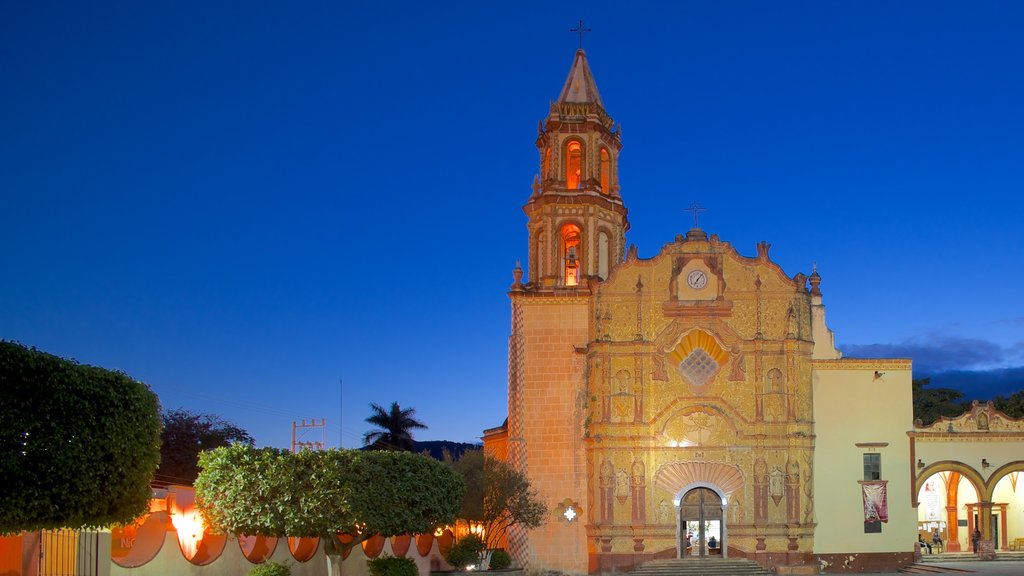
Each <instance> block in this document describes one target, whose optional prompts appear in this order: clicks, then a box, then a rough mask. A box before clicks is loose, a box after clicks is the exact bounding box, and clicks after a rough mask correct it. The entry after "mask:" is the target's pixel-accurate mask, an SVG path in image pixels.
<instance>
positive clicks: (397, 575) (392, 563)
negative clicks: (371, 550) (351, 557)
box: [366, 555, 420, 576]
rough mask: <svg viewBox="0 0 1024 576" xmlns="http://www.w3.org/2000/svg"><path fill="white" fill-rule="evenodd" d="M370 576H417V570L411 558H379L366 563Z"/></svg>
mask: <svg viewBox="0 0 1024 576" xmlns="http://www.w3.org/2000/svg"><path fill="white" fill-rule="evenodd" d="M366 566H367V567H368V568H369V569H370V576H419V573H420V571H419V569H418V568H417V567H416V562H413V560H412V558H396V557H394V556H387V555H385V556H381V557H380V558H374V559H372V560H367V561H366Z"/></svg>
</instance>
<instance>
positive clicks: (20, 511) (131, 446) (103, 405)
mask: <svg viewBox="0 0 1024 576" xmlns="http://www.w3.org/2000/svg"><path fill="white" fill-rule="evenodd" d="M0 390H2V391H3V395H4V399H3V401H2V402H0V479H2V480H0V486H2V487H0V534H2V533H12V532H20V531H23V530H25V531H30V530H39V529H46V528H79V527H84V526H104V525H109V524H115V523H127V522H131V521H132V520H134V519H135V518H136V517H138V516H140V515H141V514H143V513H144V512H146V511H147V510H148V509H149V499H150V496H151V491H150V487H149V485H150V481H151V480H152V479H153V470H154V469H155V468H156V466H157V463H158V462H159V460H160V405H159V402H158V400H157V397H156V394H154V393H153V391H152V390H150V389H149V387H148V386H146V385H145V384H143V383H141V382H138V381H136V380H133V379H131V378H130V377H128V376H127V375H126V374H124V373H122V372H114V371H111V370H106V369H103V368H97V367H94V366H85V365H82V364H78V363H77V362H74V361H71V360H65V359H62V358H59V357H57V356H53V355H51V354H46V353H44V352H40V351H38V350H35V349H28V348H26V347H24V346H22V345H20V344H16V343H13V342H0Z"/></svg>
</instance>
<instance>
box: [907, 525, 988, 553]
mask: <svg viewBox="0 0 1024 576" xmlns="http://www.w3.org/2000/svg"><path fill="white" fill-rule="evenodd" d="M980 541H981V530H979V529H977V528H975V529H974V532H971V549H972V550H974V553H975V554H977V553H978V542H980ZM917 543H918V544H920V545H921V549H927V550H928V553H929V554H931V553H932V545H935V546H938V547H940V548H941V547H942V536H940V535H939V529H938V528H936V529H934V530H932V541H931V542H925V540H924V538H922V537H921V534H918V535H917Z"/></svg>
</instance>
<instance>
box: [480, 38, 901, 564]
mask: <svg viewBox="0 0 1024 576" xmlns="http://www.w3.org/2000/svg"><path fill="white" fill-rule="evenodd" d="M536 145H537V147H538V149H539V152H540V154H539V156H540V169H539V176H538V177H537V179H536V180H535V182H534V185H533V193H532V195H531V196H530V198H529V201H528V202H527V204H526V206H525V207H524V211H525V212H526V215H527V217H528V224H527V228H528V231H529V263H528V267H527V273H526V274H525V277H524V271H523V270H522V269H520V268H519V267H517V269H516V271H515V282H514V284H513V285H512V288H511V290H510V292H509V295H510V298H511V301H512V334H511V337H510V340H509V419H508V423H507V426H503V427H501V428H495V429H493V430H488V431H487V432H486V433H485V446H486V448H487V449H488V450H490V451H492V452H493V453H496V454H500V455H503V456H505V457H507V458H508V459H509V460H510V461H511V462H513V463H514V464H515V465H516V466H517V467H519V468H520V469H521V470H523V471H525V472H526V473H527V474H528V475H529V477H530V479H531V481H532V483H533V485H534V487H536V488H537V489H538V491H539V493H540V494H541V496H542V497H544V498H545V499H546V500H547V501H548V502H550V504H551V507H552V510H554V512H553V515H552V519H551V521H550V522H548V524H547V525H546V526H544V527H542V528H540V529H538V530H535V531H532V532H530V533H525V532H513V533H512V534H511V535H510V537H509V543H508V544H509V548H510V549H511V550H512V552H513V554H514V555H515V556H516V557H517V559H519V560H520V561H521V562H523V563H525V564H527V565H528V566H530V567H531V568H538V569H555V570H560V571H565V572H570V573H597V572H610V571H616V570H622V569H629V568H630V567H633V566H635V565H637V564H639V563H642V562H643V561H646V560H649V559H653V558H665V557H669V558H675V557H681V558H685V557H689V556H703V555H712V556H714V555H722V556H734V557H737V556H738V557H748V558H751V559H754V560H756V561H758V562H759V563H761V564H762V565H764V566H767V567H774V568H777V569H781V568H783V567H792V566H815V567H818V566H820V565H826V564H827V565H831V566H833V567H836V566H838V564H837V563H841V562H845V563H846V564H845V567H846V569H849V570H860V569H864V568H865V567H873V566H881V565H898V564H906V563H908V562H909V561H910V559H911V558H912V552H911V550H912V548H911V542H910V536H907V537H905V538H904V540H906V541H905V542H901V541H897V542H896V543H893V540H892V538H886V537H883V536H882V534H869V533H866V532H867V530H866V529H865V523H864V519H863V517H862V512H861V511H862V509H863V508H862V505H861V499H862V496H863V487H862V484H863V483H864V482H862V481H863V480H866V478H864V477H863V473H864V462H866V461H867V459H866V458H865V457H864V454H866V453H875V454H879V458H882V457H884V458H885V464H884V465H883V468H882V470H883V472H882V478H883V479H884V478H885V474H886V473H889V476H890V477H892V476H893V475H895V473H896V471H897V470H899V471H901V472H902V471H904V470H907V468H908V467H909V462H910V460H909V451H908V450H907V447H908V438H907V434H906V432H907V427H906V426H905V424H906V423H909V422H910V421H911V418H912V417H911V416H910V410H911V408H910V406H911V404H910V362H909V361H907V360H872V361H863V360H844V359H842V358H841V357H840V354H839V353H838V352H837V351H836V349H835V347H834V345H833V336H832V333H831V332H830V331H829V330H828V328H827V327H826V325H825V317H824V307H823V305H822V296H821V291H820V289H819V287H820V282H821V278H820V277H819V275H818V274H817V272H816V271H813V272H812V274H811V275H810V276H807V275H805V274H799V273H798V274H795V275H793V276H790V275H788V274H786V273H785V272H784V271H783V270H782V269H781V268H780V267H779V266H778V265H777V264H776V263H774V262H772V260H771V257H770V254H769V249H770V245H769V244H767V243H761V244H759V245H758V246H757V247H756V253H755V254H754V255H753V256H744V255H742V254H740V253H739V252H738V251H737V250H736V248H734V247H733V246H732V245H730V244H729V243H728V242H725V241H723V240H721V239H719V238H718V237H717V236H716V235H714V234H711V235H708V234H707V233H706V232H705V231H703V230H701V229H699V228H697V227H694V228H693V229H691V230H689V231H688V232H686V233H685V234H682V235H679V236H677V237H676V238H675V240H674V241H672V242H670V243H668V244H666V245H665V246H664V247H663V248H662V250H661V252H660V253H659V254H658V255H657V256H655V257H653V258H650V259H641V258H639V257H638V256H637V252H636V250H635V249H632V248H630V249H626V247H625V238H624V234H625V232H626V231H627V230H628V228H629V223H628V220H627V210H626V208H625V205H624V204H623V200H622V196H620V189H619V184H618V182H619V181H618V157H619V152H620V149H621V140H620V138H619V131H618V130H617V129H616V126H615V123H614V122H613V120H612V118H611V116H610V115H609V114H608V113H607V111H606V110H605V108H604V104H603V102H602V101H601V98H600V96H599V94H598V91H597V85H596V83H595V81H594V78H593V75H592V73H591V71H590V68H589V66H588V62H587V59H586V56H585V54H584V52H583V51H582V50H580V51H578V52H577V53H576V56H575V59H574V62H573V64H572V68H571V70H570V73H569V77H568V79H567V81H566V83H565V86H564V87H563V89H562V92H561V94H560V96H559V98H558V100H557V101H556V102H555V103H554V104H552V105H551V108H550V111H549V114H548V116H547V118H546V119H544V120H543V121H542V122H541V123H540V125H539V127H538V137H537V141H536ZM851 385H855V386H856V387H857V390H858V392H859V393H861V394H868V395H872V394H874V395H885V396H887V397H889V398H891V399H893V401H894V402H895V404H894V405H895V406H896V407H895V408H892V407H885V408H882V409H878V407H877V406H874V405H868V406H860V407H858V406H849V407H844V402H848V401H849V400H850V399H851V395H850V394H849V392H848V391H847V390H848V387H849V386H851ZM819 397H821V398H823V399H824V401H822V402H819V403H817V404H816V401H817V399H818V398H819ZM858 397H859V398H860V399H861V400H863V397H862V396H860V395H858ZM823 411H827V412H829V413H830V414H829V423H828V424H823V423H822V416H823V413H824V412H823ZM823 445H824V446H826V447H828V453H827V454H824V453H822V446H823ZM872 461H873V460H872ZM823 466H827V467H828V468H824V467H823ZM825 469H828V470H830V471H831V472H830V474H829V476H828V485H827V486H823V484H822V480H821V478H820V476H821V473H820V472H816V471H819V470H825ZM836 474H838V475H839V476H838V477H837V476H836ZM840 479H841V480H840ZM883 483H884V482H883ZM909 490H910V486H909V485H908V484H907V483H901V484H899V485H898V486H896V485H893V483H890V485H889V486H888V494H887V496H886V497H887V498H888V501H894V500H896V499H897V498H900V499H901V502H902V503H903V504H904V507H903V508H902V509H901V513H896V511H895V510H892V509H890V510H889V511H888V518H886V524H887V526H886V527H885V528H884V530H891V529H892V528H893V527H894V526H896V527H898V528H899V529H905V530H907V532H908V534H912V533H913V522H914V519H913V516H912V509H911V508H910V505H909V504H910V493H909ZM823 496H824V497H825V498H826V499H827V501H826V502H825V503H824V504H823V501H822V498H823ZM823 508H824V509H826V510H828V514H827V520H826V519H824V518H823ZM833 509H836V510H839V512H833V511H832V510H833ZM835 522H839V523H841V524H844V525H843V526H841V527H839V528H838V529H830V528H829V527H828V526H827V525H825V526H823V523H824V524H828V523H835ZM904 524H905V526H904ZM705 529H706V530H705ZM710 536H715V544H716V545H714V546H712V545H709V540H710ZM872 537H874V539H873V540H872ZM851 551H853V552H857V554H856V556H855V557H850V558H855V560H850V559H849V558H846V557H849V554H848V553H849V552H851ZM844 558H846V559H844ZM816 569H817V568H816Z"/></svg>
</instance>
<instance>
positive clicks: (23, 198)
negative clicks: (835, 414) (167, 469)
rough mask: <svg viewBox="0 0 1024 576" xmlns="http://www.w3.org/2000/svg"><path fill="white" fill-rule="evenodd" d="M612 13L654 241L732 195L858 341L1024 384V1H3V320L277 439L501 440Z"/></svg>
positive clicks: (844, 333) (739, 218)
mask: <svg viewBox="0 0 1024 576" xmlns="http://www.w3.org/2000/svg"><path fill="white" fill-rule="evenodd" d="M581 18H582V19H583V20H585V23H586V26H587V27H589V28H591V29H592V30H593V32H592V33H590V34H588V35H587V36H586V37H585V38H584V48H585V49H586V50H587V55H588V58H589V61H590V64H591V67H592V69H593V71H594V74H595V77H596V79H597V84H598V88H599V89H600V91H601V95H602V98H603V100H604V103H605V105H606V107H607V109H608V111H609V113H610V114H611V115H612V116H613V117H614V118H615V119H616V120H617V121H621V123H622V126H623V130H622V133H623V142H624V148H623V151H622V155H621V161H620V178H621V183H622V196H623V198H624V200H625V202H626V205H627V207H628V208H629V210H630V213H629V219H630V222H631V224H632V229H631V230H630V232H629V233H628V234H627V241H628V242H630V243H635V244H636V245H638V246H639V250H640V255H641V257H651V256H654V255H655V254H656V253H657V252H658V251H659V249H660V248H661V246H662V245H663V244H665V243H667V242H670V241H671V240H672V239H673V237H674V236H675V235H676V234H679V233H683V232H685V231H686V229H688V228H689V227H690V225H691V224H692V220H691V219H690V216H689V214H688V213H686V212H684V211H683V209H684V208H685V207H687V206H689V205H690V204H691V203H692V202H694V201H698V202H699V203H700V204H702V205H703V206H705V207H706V208H707V212H706V213H704V214H703V216H702V220H701V225H702V227H703V228H704V229H706V230H707V231H708V232H710V233H716V234H719V235H720V236H721V238H722V239H723V240H726V241H729V242H731V243H732V244H733V245H734V246H735V247H736V248H737V249H738V250H739V251H740V253H742V254H746V255H754V254H755V244H756V243H757V242H758V241H761V240H766V241H768V242H770V243H771V244H772V245H773V248H772V251H771V255H772V257H773V258H774V259H775V260H776V261H777V262H779V263H780V264H781V265H782V266H783V268H784V269H785V270H786V272H787V273H788V274H790V275H793V274H795V273H797V272H803V273H805V274H809V273H810V272H811V267H812V263H814V262H817V263H818V269H819V272H820V273H821V275H822V278H823V281H822V285H821V287H822V291H823V292H824V295H825V304H826V306H827V309H828V321H829V324H830V325H831V327H832V328H833V329H834V330H835V331H836V337H837V343H838V344H839V345H840V346H841V347H842V348H844V349H845V350H847V352H850V353H853V354H858V355H867V356H871V355H874V356H879V355H895V356H904V355H912V356H913V357H914V358H915V366H916V371H915V373H916V374H917V375H927V374H934V375H940V376H941V375H942V374H946V375H947V378H946V380H942V381H941V382H942V383H943V384H949V385H953V384H957V383H958V382H959V383H960V384H961V385H962V386H966V387H967V388H968V392H969V394H974V395H976V396H977V395H982V396H984V395H991V394H993V393H995V392H1006V391H1009V390H1013V389H1017V388H1020V387H1024V378H1022V377H1024V368H1022V366H1024V336H1022V332H1024V331H1022V329H1024V289H1022V286H1024V242H1022V240H1021V230H1022V226H1021V216H1022V207H1024V201H1022V199H1021V198H1022V194H1024V33H1022V30H1024V3H1021V2H1016V1H1005V2H986V1H973V2H966V1H965V2H942V1H921V2H917V1H913V2H912V1H902V2H890V1H858V2H853V1H850V2H818V1H813V2H795V1H788V2H787V1H783V2H760V1H756V2H755V1H750V2H720V1H707V2H652V3H639V2H619V1H616V2H612V1H604V2H598V1H591V2H581V1H571V2H520V1H516V2H482V1H473V2H411V1H409V2H402V1H397V2H354V1H333V2H313V1H308V2H253V1H246V2H102V1H99V2H44V1H39V2H14V1H10V2H3V3H2V4H0V54H2V57H0V242H2V246H3V256H2V258H0V338H3V339H8V340H16V341H19V342H22V343H24V344H26V345H31V346H36V347H38V348H40V349H42V350H45V351H47V352H51V353H54V354H57V355H60V356H65V357H70V358H75V359H77V360H78V361H80V362H83V363H88V364H95V365H99V366H104V367H108V368H116V369H120V370H124V371H125V372H127V373H128V374H130V375H131V376H133V377H135V378H137V379H140V380H142V381H145V382H147V383H148V384H150V385H151V386H152V388H153V390H154V391H156V392H157V393H158V394H159V395H160V399H161V402H162V404H163V405H164V406H165V407H168V408H177V407H183V408H187V409H190V410H195V411H200V412H211V413H216V414H220V415H222V416H224V417H226V418H228V419H230V420H233V421H234V422H236V423H237V424H239V425H241V426H242V427H244V428H246V429H248V430H250V431H251V432H252V433H253V434H254V435H255V437H256V439H257V442H258V443H259V444H260V445H274V446H282V447H283V446H287V445H288V443H289V441H290V435H291V422H292V421H293V420H301V419H303V418H307V419H309V418H326V419H327V423H328V429H327V440H328V443H329V444H330V445H332V446H334V445H337V444H338V442H339V439H340V440H341V441H342V442H343V444H344V445H345V446H349V447H350V446H356V445H358V444H359V442H360V436H361V434H362V433H363V432H365V431H366V430H367V429H368V425H367V424H365V423H364V422H363V419H364V418H365V417H366V416H368V415H369V408H368V404H369V403H370V402H376V403H379V404H384V405H388V404H390V403H391V402H393V401H397V402H399V403H400V404H401V405H402V406H408V407H414V408H416V410H417V416H418V417H419V418H420V419H421V420H423V421H424V422H425V423H426V424H427V425H428V426H429V430H426V431H421V432H420V433H419V434H417V438H418V439H421V440H429V439H448V440H457V441H474V440H476V439H477V438H478V437H479V436H480V435H481V432H482V430H483V429H485V428H489V427H493V426H497V425H500V424H501V422H502V420H503V419H504V418H505V416H506V368H507V358H506V348H507V336H508V332H509V304H508V298H507V296H506V290H507V288H508V286H509V284H510V283H511V281H512V269H513V267H514V266H515V263H516V260H517V259H525V258H526V256H527V253H526V242H527V237H526V218H525V216H524V214H523V212H522V210H521V207H522V205H523V204H524V203H525V202H526V200H527V199H528V197H529V194H530V185H531V182H532V180H533V175H534V174H535V173H536V171H537V167H538V156H537V151H536V148H535V147H534V139H535V137H536V129H537V128H536V127H537V121H538V120H539V119H541V118H542V117H544V116H545V114H546V112H547V107H548V103H549V101H550V100H552V99H554V98H556V97H557V96H558V92H559V90H560V89H561V87H562V84H563V82H564V81H565V77H566V74H567V73H568V71H569V66H570V64H571V62H572V58H573V54H574V52H575V50H576V48H577V41H578V40H577V37H576V35H574V34H572V33H570V32H569V28H571V27H573V26H574V25H575V24H576V22H577V20H579V19H581ZM524 266H525V261H524ZM956 371H959V372H956ZM950 374H957V375H958V376H957V377H956V378H950V377H948V376H949V375H950ZM972 378H973V380H972ZM339 380H343V385H339ZM967 382H970V383H971V384H970V385H969V386H968V385H966V384H964V383H967ZM972 386H973V388H972ZM307 439H308V438H307Z"/></svg>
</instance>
